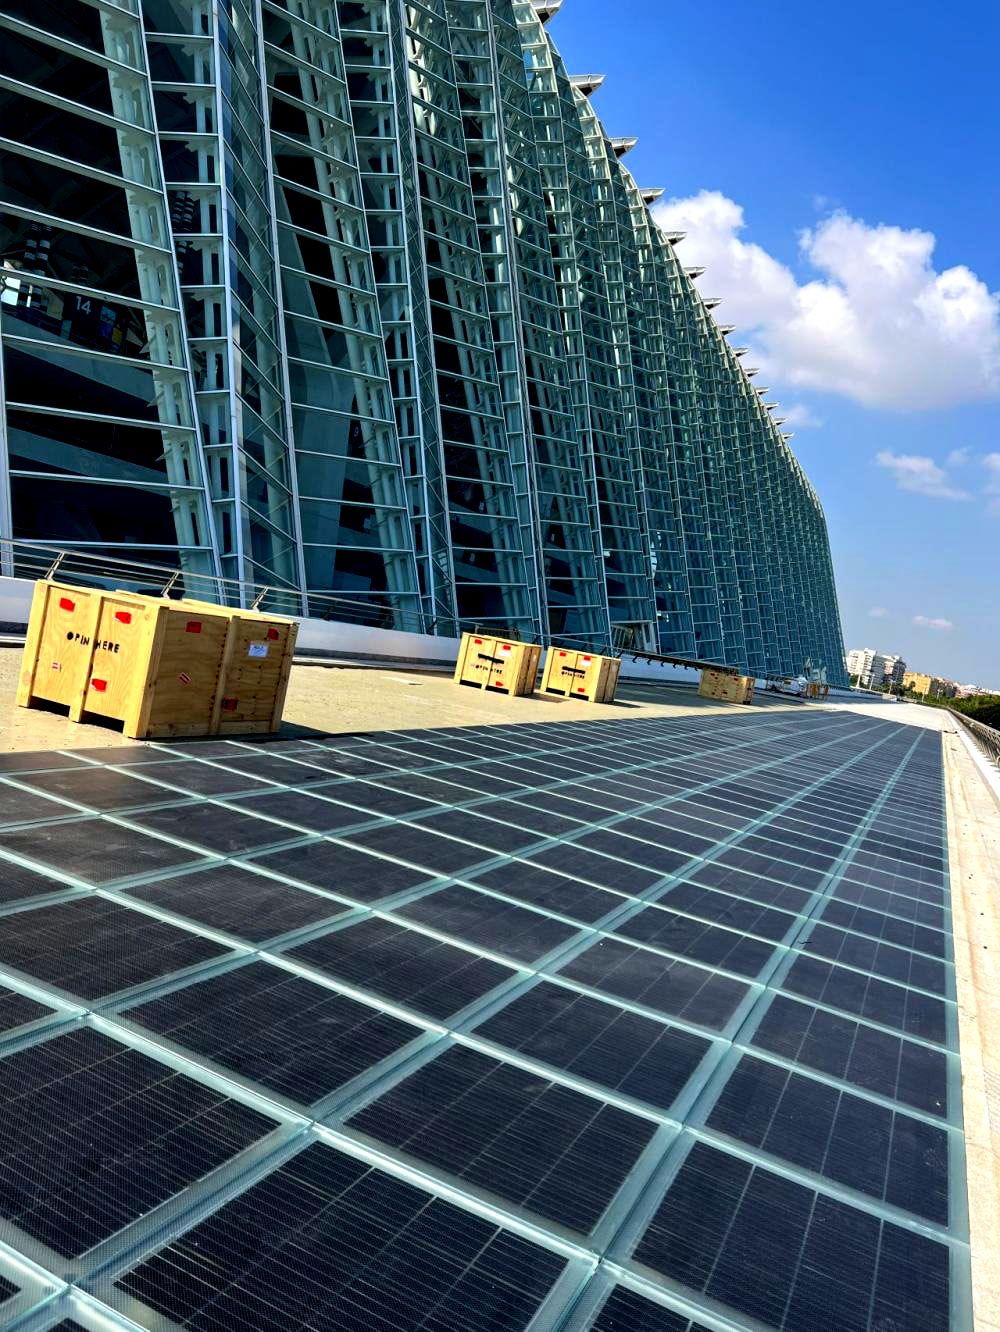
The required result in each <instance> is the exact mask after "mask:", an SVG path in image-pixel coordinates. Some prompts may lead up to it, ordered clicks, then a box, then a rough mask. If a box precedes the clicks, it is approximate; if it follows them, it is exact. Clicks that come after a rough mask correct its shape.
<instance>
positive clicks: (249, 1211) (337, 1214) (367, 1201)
mask: <svg viewBox="0 0 1000 1332" xmlns="http://www.w3.org/2000/svg"><path fill="white" fill-rule="evenodd" d="M564 1266H565V1260H564V1259H561V1258H559V1257H558V1256H556V1255H555V1254H552V1253H549V1252H547V1251H546V1250H545V1249H542V1248H540V1247H539V1246H537V1245H533V1244H531V1243H529V1242H528V1241H527V1240H524V1239H521V1238H520V1237H519V1236H517V1235H513V1234H511V1233H510V1232H508V1231H505V1230H503V1229H500V1228H499V1227H497V1226H495V1225H492V1224H491V1223H490V1222H488V1221H484V1220H482V1219H481V1218H480V1217H478V1216H474V1215H472V1214H471V1213H469V1212H466V1211H463V1210H462V1209H460V1208H458V1207H455V1206H453V1205H452V1204H451V1203H448V1202H445V1201H444V1200H443V1199H440V1198H434V1197H432V1196H431V1195H429V1194H427V1193H424V1192H423V1191H422V1190H420V1189H417V1188H415V1187H414V1186H413V1185H411V1184H408V1183H405V1182H403V1181H402V1180H399V1179H395V1178H393V1177H392V1176H390V1175H387V1174H385V1173H383V1172H381V1171H378V1170H375V1169H372V1168H371V1167H369V1166H366V1165H365V1164H363V1163H362V1162H360V1161H356V1160H353V1159H352V1158H350V1157H348V1156H345V1155H343V1154H342V1153H340V1152H337V1151H335V1150H334V1149H333V1148H330V1147H326V1146H320V1145H316V1146H312V1147H309V1148H307V1150H306V1151H304V1152H302V1153H301V1154H300V1155H299V1156H297V1157H295V1158H294V1159H293V1160H292V1161H290V1162H288V1163H287V1164H285V1165H283V1166H280V1167H279V1168H278V1169H277V1170H275V1171H274V1172H273V1173H272V1174H270V1175H269V1176H268V1177H267V1178H266V1179H264V1180H262V1181H260V1182H259V1183H258V1184H255V1185H254V1186H253V1187H252V1188H250V1189H248V1190H247V1192H246V1193H243V1194H241V1195H240V1196H239V1197H238V1198H235V1199H234V1200H232V1201H231V1202H228V1203H226V1204H225V1205H224V1206H223V1207H221V1208H220V1210H219V1211H217V1212H216V1213H214V1215H212V1216H210V1217H209V1218H208V1219H207V1220H205V1221H202V1222H201V1223H200V1224H199V1225H197V1226H196V1227H195V1228H194V1229H193V1230H191V1231H189V1232H188V1233H187V1234H185V1235H182V1236H180V1237H179V1238H178V1239H175V1240H174V1241H173V1242H172V1243H170V1244H169V1245H168V1246H167V1247H166V1248H164V1249H162V1250H161V1251H160V1252H159V1253H157V1254H155V1255H154V1256H153V1257H151V1258H148V1259H147V1260H146V1261H145V1262H142V1263H140V1264H139V1265H138V1266H137V1267H136V1268H135V1269H134V1270H133V1271H131V1272H129V1273H128V1274H127V1275H126V1276H124V1277H122V1278H120V1280H119V1282H118V1285H119V1287H120V1288H121V1289H122V1290H123V1291H125V1292H127V1293H128V1294H130V1295H132V1296H134V1297H136V1298H137V1299H139V1300H141V1301H142V1302H143V1303H144V1304H146V1305H147V1306H149V1307H150V1308H151V1309H154V1310H156V1311H157V1312H158V1313H161V1314H163V1315H165V1316H166V1317H168V1318H170V1319H171V1320H172V1321H173V1322H175V1323H179V1324H181V1325H182V1326H183V1327H185V1328H190V1329H192V1332H209V1330H211V1332H214V1330H215V1329H217V1328H220V1327H228V1328H234V1327H245V1328H254V1329H257V1332H291V1330H292V1329H301V1332H306V1329H309V1328H314V1327H317V1326H319V1327H324V1326H325V1327H330V1328H333V1327H336V1329H337V1332H431V1329H433V1332H470V1329H471V1328H482V1329H486V1328H497V1329H510V1330H511V1332H520V1329H523V1328H525V1327H527V1325H528V1323H529V1322H530V1320H531V1317H532V1315H533V1314H534V1312H535V1310H536V1308H537V1307H538V1304H539V1303H540V1301H541V1300H542V1299H543V1297H544V1296H545V1295H546V1294H547V1292H548V1291H549V1290H550V1289H551V1287H552V1286H553V1285H554V1284H555V1281H556V1279H557V1278H558V1277H559V1275H560V1273H561V1271H562V1269H563V1267H564ZM208 1273H210V1274H211V1278H210V1279H206V1276H207V1274H208Z"/></svg>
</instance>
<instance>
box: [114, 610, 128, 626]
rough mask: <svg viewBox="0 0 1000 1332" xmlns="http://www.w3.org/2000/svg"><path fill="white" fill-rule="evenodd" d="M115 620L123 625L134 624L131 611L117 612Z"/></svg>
mask: <svg viewBox="0 0 1000 1332" xmlns="http://www.w3.org/2000/svg"><path fill="white" fill-rule="evenodd" d="M115 619H116V620H120V621H121V623H122V624H131V623H132V612H131V611H115Z"/></svg>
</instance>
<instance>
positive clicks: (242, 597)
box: [0, 537, 457, 633]
mask: <svg viewBox="0 0 1000 1332" xmlns="http://www.w3.org/2000/svg"><path fill="white" fill-rule="evenodd" d="M0 572H2V573H4V574H6V575H8V576H10V577H15V578H30V579H38V578H53V577H56V576H57V575H58V576H59V577H60V578H64V579H66V580H67V581H70V582H78V583H83V584H85V585H90V586H97V587H107V588H116V587H122V588H127V589H129V590H130V591H136V592H147V593H152V594H154V595H156V596H171V597H178V598H179V597H191V598H195V599H197V600H206V601H214V602H216V603H218V604H219V605H222V606H246V607H248V608H253V609H255V610H266V611H269V612H271V613H272V614H275V615H290V616H303V615H308V616H309V617H311V618H313V619H318V620H339V621H342V622H346V623H350V624H365V625H370V626H372V627H373V628H381V629H399V630H405V631H407V632H410V633H426V632H427V629H426V627H425V623H424V617H423V615H421V614H420V612H419V611H411V610H407V609H405V608H404V607H401V606H397V605H394V604H393V602H392V596H391V594H390V593H377V594H374V595H373V597H372V598H371V599H370V600H364V599H362V598H356V597H344V596H337V595H336V594H333V593H329V592H308V593H303V592H302V591H301V590H300V589H299V588H295V587H281V586H280V585H278V586H276V585H274V584H266V585H265V584H260V583H250V582H245V581H243V580H241V579H237V578H224V577H222V576H220V575H218V574H213V573H198V572H196V571H194V570H190V569H183V568H182V569H178V568H177V566H176V565H172V566H171V565H163V564H154V563H151V562H150V563H144V562H142V561H140V560H127V559H117V558H115V557H114V556H111V555H105V554H100V555H95V554H91V553H90V552H88V551H86V550H80V549H71V548H67V547H61V546H57V545H55V544H50V543H48V542H41V541H17V540H11V539H10V538H8V537H0ZM451 627H452V628H453V630H454V631H455V632H457V625H453V626H451Z"/></svg>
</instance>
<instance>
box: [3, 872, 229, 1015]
mask: <svg viewBox="0 0 1000 1332" xmlns="http://www.w3.org/2000/svg"><path fill="white" fill-rule="evenodd" d="M225 951H226V950H225V947H224V946H223V945H222V944H219V943H216V942H215V941H214V940H212V939H205V938H203V937H202V936H201V935H200V934H194V933H190V932H189V931H187V930H182V929H179V928H178V927H177V926H176V925H168V924H166V923H165V922H163V921H159V920H156V919H154V918H153V917H152V916H147V915H144V914H143V913H142V912H140V911H130V910H129V908H128V907H125V906H119V905H118V903H117V902H109V901H107V900H105V899H104V898H101V897H91V896H88V897H79V898H75V899H73V900H72V901H70V902H60V903H59V904H58V905H57V906H43V907H36V908H35V909H34V910H32V911H18V912H15V913H14V914H13V915H10V916H5V917H4V919H3V926H2V928H0V963H2V964H3V965H4V966H10V967H16V968H17V970H18V971H23V972H26V973H27V975H29V976H34V977H36V978H37V979H38V980H41V981H45V982H46V983H47V984H49V985H57V986H59V988H60V989H63V990H68V991H69V992H70V993H71V994H77V995H82V996H83V998H85V999H97V998H99V997H100V996H101V995H104V994H114V993H115V992H116V991H117V990H124V989H126V988H127V987H129V986H132V985H139V984H141V983H142V982H144V981H148V980H152V979H153V978H154V977H155V976H166V975H168V974H169V973H170V972H172V971H179V970H180V969H181V968H182V967H189V966H192V965H193V964H194V963H196V962H204V961H205V960H206V959H208V958H210V957H217V956H218V955H219V954H220V953H224V952H225Z"/></svg>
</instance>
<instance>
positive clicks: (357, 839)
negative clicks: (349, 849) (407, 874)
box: [345, 821, 494, 877]
mask: <svg viewBox="0 0 1000 1332" xmlns="http://www.w3.org/2000/svg"><path fill="white" fill-rule="evenodd" d="M345 840H346V841H348V842H350V843H351V844H352V845H354V846H360V847H362V848H364V849H365V850H367V851H377V852H379V853H381V854H382V855H387V856H396V857H397V858H398V859H400V860H406V861H409V863H410V864H412V865H419V866H420V867H421V868H423V869H425V870H427V871H429V872H431V873H434V874H457V873H459V872H460V871H461V870H465V869H470V868H471V867H472V866H473V865H478V864H480V863H481V862H482V861H484V860H492V859H493V858H494V857H493V855H492V853H491V852H489V851H487V850H484V848H483V847H481V846H469V845H468V843H466V842H457V841H455V840H454V838H451V837H439V836H438V835H437V834H436V833H432V832H425V831H424V828H423V825H419V826H418V825H417V824H414V823H404V822H400V821H397V822H396V823H393V824H391V825H390V826H388V827H383V828H371V829H370V830H369V831H367V832H357V833H351V834H350V835H349V836H348V837H346V838H345ZM425 877H426V876H425Z"/></svg>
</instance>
